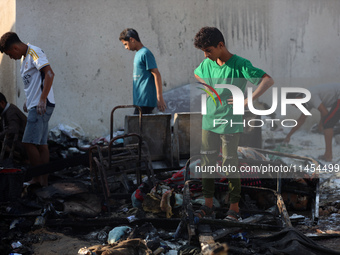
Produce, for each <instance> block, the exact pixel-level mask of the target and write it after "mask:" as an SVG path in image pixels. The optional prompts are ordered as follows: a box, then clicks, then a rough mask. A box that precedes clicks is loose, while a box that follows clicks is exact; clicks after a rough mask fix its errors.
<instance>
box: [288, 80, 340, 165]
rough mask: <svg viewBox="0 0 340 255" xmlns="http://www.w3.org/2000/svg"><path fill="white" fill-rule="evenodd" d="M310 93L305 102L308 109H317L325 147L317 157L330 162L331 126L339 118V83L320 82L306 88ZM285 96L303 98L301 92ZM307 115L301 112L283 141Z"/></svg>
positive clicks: (331, 154)
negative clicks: (322, 153) (309, 97)
mask: <svg viewBox="0 0 340 255" xmlns="http://www.w3.org/2000/svg"><path fill="white" fill-rule="evenodd" d="M308 90H309V91H310V93H311V99H310V100H309V101H308V102H307V103H306V105H305V106H306V108H307V109H308V110H310V109H312V108H315V109H318V110H319V112H320V114H321V118H320V122H319V126H318V127H319V131H322V130H323V132H324V136H325V144H326V149H325V153H324V155H321V156H319V159H321V160H324V161H328V162H331V161H332V159H333V152H332V138H333V128H334V126H335V125H336V123H337V122H338V121H339V119H340V84H337V83H335V84H321V85H318V86H314V87H311V88H309V89H308ZM287 98H303V95H302V94H299V93H289V94H287ZM306 118H307V116H306V115H304V114H301V116H300V117H299V118H298V120H297V122H298V124H297V125H296V126H295V127H293V128H292V129H291V130H290V132H289V133H288V135H287V136H286V138H285V140H284V142H287V143H288V142H289V141H290V137H291V136H292V135H293V134H294V132H295V131H297V130H298V129H299V128H300V127H301V126H302V124H303V123H304V122H305V120H306Z"/></svg>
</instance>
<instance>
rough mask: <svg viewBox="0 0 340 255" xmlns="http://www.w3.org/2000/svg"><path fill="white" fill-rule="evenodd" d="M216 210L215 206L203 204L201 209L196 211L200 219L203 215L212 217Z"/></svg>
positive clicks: (196, 215)
mask: <svg viewBox="0 0 340 255" xmlns="http://www.w3.org/2000/svg"><path fill="white" fill-rule="evenodd" d="M214 210H215V206H213V207H212V208H210V207H208V206H206V205H202V206H201V208H200V209H199V210H196V211H195V217H198V218H200V219H201V218H203V217H210V216H212V215H213V214H214Z"/></svg>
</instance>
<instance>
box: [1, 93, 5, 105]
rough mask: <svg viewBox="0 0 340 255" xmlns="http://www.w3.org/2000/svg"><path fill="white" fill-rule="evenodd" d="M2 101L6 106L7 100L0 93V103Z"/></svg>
mask: <svg viewBox="0 0 340 255" xmlns="http://www.w3.org/2000/svg"><path fill="white" fill-rule="evenodd" d="M2 101H4V102H5V103H6V104H7V99H6V97H5V95H4V94H2V93H1V92H0V102H2Z"/></svg>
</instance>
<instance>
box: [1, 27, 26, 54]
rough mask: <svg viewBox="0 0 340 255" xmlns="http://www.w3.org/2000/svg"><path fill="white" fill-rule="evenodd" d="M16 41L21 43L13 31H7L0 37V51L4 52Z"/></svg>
mask: <svg viewBox="0 0 340 255" xmlns="http://www.w3.org/2000/svg"><path fill="white" fill-rule="evenodd" d="M16 43H21V40H20V39H19V36H18V35H17V34H16V33H14V32H7V33H6V34H4V35H3V36H1V39H0V51H1V53H4V52H5V51H6V50H9V48H10V47H11V46H12V45H13V44H16Z"/></svg>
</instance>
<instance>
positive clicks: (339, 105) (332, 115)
mask: <svg viewBox="0 0 340 255" xmlns="http://www.w3.org/2000/svg"><path fill="white" fill-rule="evenodd" d="M339 119H340V99H338V101H337V102H336V103H335V104H334V105H333V107H332V109H331V110H330V111H329V113H328V114H327V116H326V117H325V118H324V120H323V128H324V129H327V128H333V127H334V126H335V125H336V123H338V121H339Z"/></svg>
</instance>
